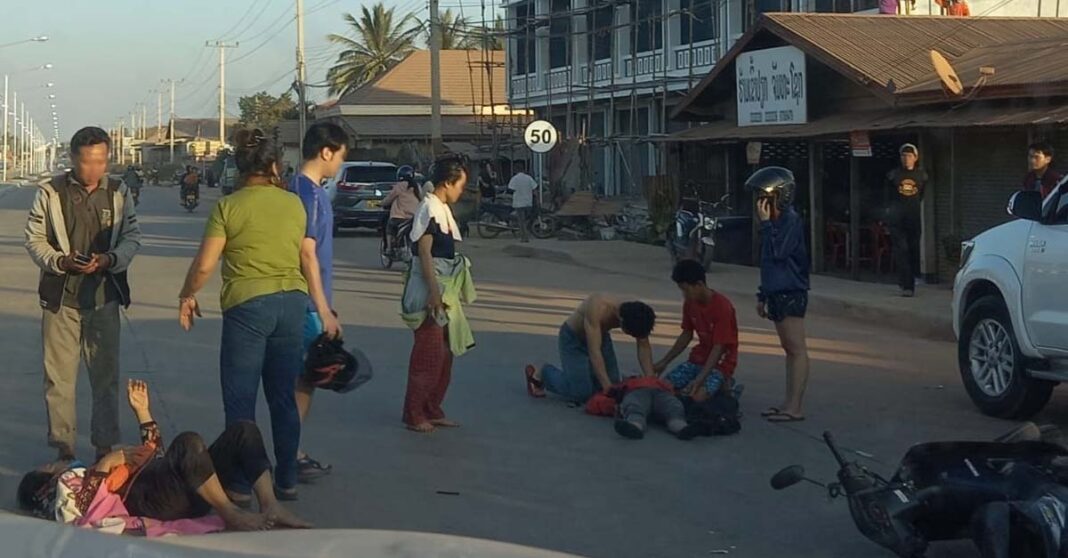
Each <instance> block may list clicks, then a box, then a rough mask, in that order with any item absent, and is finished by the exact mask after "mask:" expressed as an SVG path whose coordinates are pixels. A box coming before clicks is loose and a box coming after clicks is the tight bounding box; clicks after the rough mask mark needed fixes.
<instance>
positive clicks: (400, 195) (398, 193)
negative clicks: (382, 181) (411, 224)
mask: <svg viewBox="0 0 1068 558" xmlns="http://www.w3.org/2000/svg"><path fill="white" fill-rule="evenodd" d="M422 201H423V190H422V187H421V186H420V185H419V180H418V179H417V178H416V176H415V171H414V170H413V169H412V167H410V166H407V165H405V166H403V167H401V168H400V169H399V170H398V171H397V183H396V184H394V185H393V189H392V190H390V192H389V194H386V197H385V199H383V200H382V207H384V208H389V220H388V221H386V226H385V227H383V228H382V234H383V236H384V237H385V240H386V248H387V249H388V250H393V237H394V236H396V233H397V228H398V227H400V225H401V224H402V223H404V222H405V221H410V220H411V219H412V218H414V217H415V211H416V210H417V209H419V203H420V202H422Z"/></svg>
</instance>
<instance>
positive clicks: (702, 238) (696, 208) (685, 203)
mask: <svg viewBox="0 0 1068 558" xmlns="http://www.w3.org/2000/svg"><path fill="white" fill-rule="evenodd" d="M689 190H690V191H691V195H690V197H685V196H684V197H683V198H682V199H681V200H680V202H679V207H678V209H676V211H675V220H674V223H673V225H672V226H671V227H668V230H667V239H666V245H667V249H668V252H669V253H670V254H671V259H672V260H673V261H675V262H678V261H679V260H685V259H693V260H697V261H699V262H701V264H702V265H704V266H705V267H706V268H708V267H709V266H710V265H711V263H712V254H713V252H714V251H715V250H714V248H715V246H716V239H715V231H716V229H717V228H718V227H719V218H720V217H723V216H724V215H727V214H729V213H730V206H729V205H727V199H728V197H729V196H730V194H724V196H723V197H722V198H720V199H719V201H717V202H714V203H713V202H706V201H703V200H701V199H700V198H699V197H698V195H697V188H696V187H695V186H693V185H690V188H689Z"/></svg>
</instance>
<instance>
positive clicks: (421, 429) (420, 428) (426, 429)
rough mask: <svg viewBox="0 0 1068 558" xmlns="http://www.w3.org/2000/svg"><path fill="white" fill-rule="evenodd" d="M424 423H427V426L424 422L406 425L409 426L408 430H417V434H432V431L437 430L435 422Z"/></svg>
mask: <svg viewBox="0 0 1068 558" xmlns="http://www.w3.org/2000/svg"><path fill="white" fill-rule="evenodd" d="M424 424H425V426H424V425H423V424H416V425H411V424H408V425H405V426H404V427H405V428H407V429H408V430H411V431H412V432H415V433H416V434H430V433H431V432H433V431H434V430H435V428H434V425H433V424H430V423H429V422H427V423H424Z"/></svg>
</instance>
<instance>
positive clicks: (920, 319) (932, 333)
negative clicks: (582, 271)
mask: <svg viewBox="0 0 1068 558" xmlns="http://www.w3.org/2000/svg"><path fill="white" fill-rule="evenodd" d="M504 254H505V255H508V256H512V257H516V258H530V259H537V260H545V261H549V262H553V263H559V264H565V265H573V266H576V267H583V268H586V269H593V270H597V271H599V272H602V273H610V274H614V275H629V276H632V277H641V278H643V279H648V278H649V277H648V276H646V275H641V274H637V273H627V272H625V271H619V270H613V269H605V268H602V267H597V266H593V265H589V264H586V263H583V262H580V261H578V260H576V259H575V258H574V257H573V256H572V255H571V254H569V253H568V252H565V251H563V250H552V249H549V248H539V247H535V246H528V245H523V244H510V245H508V246H506V247H505V248H504ZM723 265H729V264H723ZM721 290H722V291H723V292H724V293H726V294H728V295H730V296H731V297H735V298H746V297H752V296H753V292H742V291H739V290H733V289H729V288H728V289H721ZM809 312H811V313H813V314H818V315H820V316H826V317H833V318H845V319H849V320H852V321H856V322H863V323H866V324H871V323H878V324H879V325H880V326H882V327H886V328H889V329H892V330H895V331H899V332H901V333H906V334H909V335H911V336H914V337H920V338H923V339H930V340H933V341H956V337H955V336H954V334H953V319H952V316H951V311H950V309H949V308H947V309H946V313H945V317H944V318H939V319H933V320H932V319H931V318H930V317H927V316H918V315H916V314H915V313H913V312H909V311H905V310H892V309H888V308H877V307H874V306H864V305H861V304H856V303H855V302H851V301H848V300H843V299H840V298H835V297H832V296H827V295H824V294H819V293H814V292H812V291H809Z"/></svg>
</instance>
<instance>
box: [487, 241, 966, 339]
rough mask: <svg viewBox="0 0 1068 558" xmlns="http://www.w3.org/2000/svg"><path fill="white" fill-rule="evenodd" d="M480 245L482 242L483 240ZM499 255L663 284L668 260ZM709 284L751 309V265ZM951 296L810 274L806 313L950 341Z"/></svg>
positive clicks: (614, 249)
mask: <svg viewBox="0 0 1068 558" xmlns="http://www.w3.org/2000/svg"><path fill="white" fill-rule="evenodd" d="M483 242H485V241H483ZM503 250H504V253H506V254H508V255H510V256H514V257H520V258H534V259H541V260H547V261H552V262H556V263H565V264H570V265H574V266H578V267H585V268H588V269H593V270H597V271H602V272H608V273H614V274H620V275H628V276H636V277H645V278H652V279H659V280H664V281H667V280H669V277H670V275H671V265H672V264H671V257H670V256H669V255H668V253H667V250H666V249H664V248H663V247H660V246H650V245H646V244H638V243H634V242H625V241H585V242H579V241H560V240H543V241H532V242H530V243H529V244H520V243H514V242H511V241H509V244H507V245H505V246H504V247H503ZM708 281H709V286H711V287H713V288H714V289H716V290H719V291H722V292H723V293H725V294H727V295H728V296H730V297H731V298H732V299H733V300H734V302H735V305H737V306H750V305H751V304H750V301H753V300H755V294H756V290H757V286H758V285H760V270H759V269H758V268H756V267H748V266H739V265H729V264H721V263H717V264H714V265H713V266H712V268H711V269H709V273H708ZM952 297H953V292H952V290H951V289H949V288H947V286H924V285H918V286H917V290H916V296H915V297H914V298H902V297H900V296H898V294H897V287H896V286H894V285H886V284H879V283H863V282H859V281H851V280H848V279H839V278H836V277H829V276H826V275H813V276H812V290H811V292H810V293H809V310H810V311H811V312H813V313H816V314H820V315H826V316H832V317H845V318H850V319H854V320H858V321H863V322H866V323H872V322H878V323H879V324H880V325H882V326H886V327H890V328H893V329H896V330H899V331H902V332H905V333H909V334H912V335H915V336H917V337H922V338H926V339H932V340H941V341H952V340H954V337H953V317H952V311H951V304H952Z"/></svg>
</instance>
